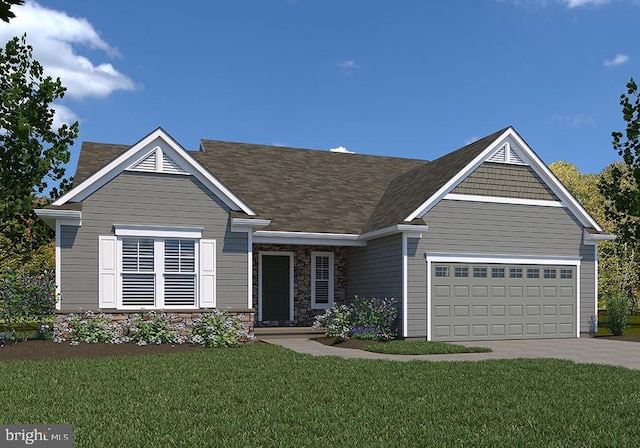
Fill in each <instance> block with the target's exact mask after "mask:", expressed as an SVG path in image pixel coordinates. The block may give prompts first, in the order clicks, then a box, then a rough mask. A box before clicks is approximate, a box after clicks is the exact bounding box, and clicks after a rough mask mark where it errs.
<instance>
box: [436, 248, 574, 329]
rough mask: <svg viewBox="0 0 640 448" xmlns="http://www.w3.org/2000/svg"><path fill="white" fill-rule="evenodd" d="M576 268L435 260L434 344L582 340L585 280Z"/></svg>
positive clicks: (563, 264)
mask: <svg viewBox="0 0 640 448" xmlns="http://www.w3.org/2000/svg"><path fill="white" fill-rule="evenodd" d="M572 263H573V264H565V263H562V264H557V262H556V264H553V263H545V264H529V263H523V262H522V261H521V260H516V261H515V262H513V263H495V262H486V261H485V262H483V260H480V259H479V260H465V261H464V262H451V261H445V260H442V261H436V260H433V261H431V262H430V263H429V265H430V270H429V272H430V285H431V288H430V303H431V313H430V321H431V322H430V327H431V328H430V329H431V339H432V340H440V341H455V340H483V339H484V340H487V339H532V338H570V337H576V336H577V324H576V316H577V310H578V309H579V303H578V297H579V291H578V284H577V279H578V278H579V277H580V275H579V263H578V262H572Z"/></svg>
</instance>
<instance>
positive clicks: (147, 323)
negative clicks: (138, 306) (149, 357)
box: [128, 312, 179, 345]
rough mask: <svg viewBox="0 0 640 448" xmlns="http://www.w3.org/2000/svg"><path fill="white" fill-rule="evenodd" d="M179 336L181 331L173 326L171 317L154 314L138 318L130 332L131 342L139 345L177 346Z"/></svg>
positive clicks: (134, 320) (135, 319)
mask: <svg viewBox="0 0 640 448" xmlns="http://www.w3.org/2000/svg"><path fill="white" fill-rule="evenodd" d="M178 334H179V329H178V328H177V326H176V325H172V324H171V317H170V316H169V315H166V314H164V313H162V314H160V315H156V314H155V313H153V312H150V313H148V314H147V316H146V317H145V316H139V317H138V316H136V317H135V318H134V319H133V322H132V325H131V326H130V327H129V331H128V336H129V337H130V338H131V342H135V343H136V344H138V345H147V344H176V343H178Z"/></svg>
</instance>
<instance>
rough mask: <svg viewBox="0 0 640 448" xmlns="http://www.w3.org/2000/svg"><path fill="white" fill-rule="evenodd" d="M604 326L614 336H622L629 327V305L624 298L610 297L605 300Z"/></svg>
mask: <svg viewBox="0 0 640 448" xmlns="http://www.w3.org/2000/svg"><path fill="white" fill-rule="evenodd" d="M607 313H608V316H607V319H606V320H605V326H606V327H607V329H608V330H609V331H610V332H611V333H613V335H614V336H622V335H623V334H624V331H625V330H626V329H627V326H628V325H629V315H630V314H631V303H630V301H629V299H627V298H626V297H625V296H615V297H610V298H609V299H608V300H607Z"/></svg>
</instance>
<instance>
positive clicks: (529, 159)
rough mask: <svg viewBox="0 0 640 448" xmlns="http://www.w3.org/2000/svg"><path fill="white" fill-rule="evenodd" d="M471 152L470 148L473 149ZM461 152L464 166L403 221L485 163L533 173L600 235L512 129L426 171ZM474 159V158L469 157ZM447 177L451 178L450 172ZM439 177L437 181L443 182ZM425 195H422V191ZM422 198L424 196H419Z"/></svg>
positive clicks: (421, 211)
mask: <svg viewBox="0 0 640 448" xmlns="http://www.w3.org/2000/svg"><path fill="white" fill-rule="evenodd" d="M474 145H475V148H472V147H474ZM459 152H462V153H464V154H466V155H467V157H461V158H460V159H459V161H460V162H462V161H464V160H465V159H466V165H463V166H460V165H462V163H461V164H460V165H457V166H456V165H455V164H454V166H453V168H455V167H457V168H458V172H457V173H455V174H454V175H453V176H451V177H450V178H449V179H447V180H446V181H445V182H441V185H440V187H439V188H438V189H437V191H435V192H433V193H432V194H431V195H430V196H428V198H427V199H426V200H425V201H424V202H422V203H421V204H420V205H419V206H418V207H416V208H415V209H413V211H411V212H410V213H409V214H408V215H407V216H406V217H405V218H404V220H405V221H408V222H410V221H412V220H414V219H416V218H422V217H423V216H424V215H425V214H426V213H427V212H428V211H429V210H430V209H431V208H433V207H434V206H435V205H436V204H437V203H438V202H439V201H440V200H442V199H443V198H444V197H445V196H446V195H447V194H448V193H450V192H451V191H452V190H453V189H454V188H455V187H456V186H457V185H459V184H460V183H461V182H462V181H463V180H464V179H466V178H467V177H468V176H469V175H470V174H471V173H472V172H473V171H474V170H475V169H476V168H478V167H479V166H480V165H481V164H482V163H484V162H486V161H491V162H498V163H513V164H518V165H528V166H530V167H531V168H532V169H533V171H534V172H535V173H536V174H537V175H538V176H540V178H541V179H542V181H543V182H544V183H545V184H546V185H547V186H548V187H549V189H550V190H551V191H552V192H553V193H554V194H555V195H556V196H557V197H558V198H559V199H560V200H561V202H562V203H563V204H564V205H565V206H566V207H567V208H568V209H569V210H571V212H572V213H573V215H574V216H575V217H576V218H577V219H578V220H579V221H580V223H581V224H582V225H584V226H586V227H593V228H595V229H596V230H598V231H602V228H601V227H600V226H599V225H598V223H597V222H596V221H595V220H594V219H593V218H592V217H591V216H590V215H589V213H588V212H587V211H586V210H585V209H584V207H582V205H580V203H578V201H577V200H576V199H575V198H574V197H573V196H572V195H571V193H569V191H568V190H567V189H566V187H565V186H564V185H562V183H561V182H560V181H559V180H558V178H556V177H555V176H554V175H553V173H552V172H551V170H549V168H548V167H547V166H546V165H545V164H544V163H543V162H542V160H541V159H540V158H539V157H538V155H537V154H536V153H535V152H534V151H533V149H531V147H530V146H529V145H528V144H527V143H526V142H525V141H524V140H523V139H522V137H520V135H519V134H518V133H517V132H516V131H515V129H513V128H512V127H508V128H506V129H503V130H502V131H498V132H496V133H494V134H491V135H490V136H487V137H485V138H483V139H482V140H479V141H477V142H475V143H472V144H470V145H468V146H466V147H464V148H461V149H460V150H458V151H455V152H453V153H450V154H447V155H446V156H444V157H441V158H440V159H437V160H435V161H433V162H432V163H431V164H430V165H429V168H430V169H434V168H436V169H437V165H438V163H439V161H441V160H443V159H444V160H446V159H449V158H450V157H452V156H454V155H455V154H456V153H459ZM470 156H474V157H470ZM445 171H448V173H447V174H451V171H452V170H445ZM444 177H445V176H443V177H442V178H441V179H443V178H444ZM425 192H426V191H425ZM423 197H424V196H423Z"/></svg>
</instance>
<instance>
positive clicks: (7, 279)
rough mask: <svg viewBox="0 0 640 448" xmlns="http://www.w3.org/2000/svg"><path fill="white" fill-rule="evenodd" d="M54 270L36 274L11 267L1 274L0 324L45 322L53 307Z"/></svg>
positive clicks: (51, 314)
mask: <svg viewBox="0 0 640 448" xmlns="http://www.w3.org/2000/svg"><path fill="white" fill-rule="evenodd" d="M56 299H57V297H56V282H55V273H54V272H53V271H45V272H42V273H40V274H37V275H33V274H29V273H27V272H24V271H15V270H11V269H7V270H4V271H3V272H2V275H0V323H4V324H21V323H26V322H44V321H45V320H47V319H51V318H52V317H53V313H54V311H55V309H56Z"/></svg>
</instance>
